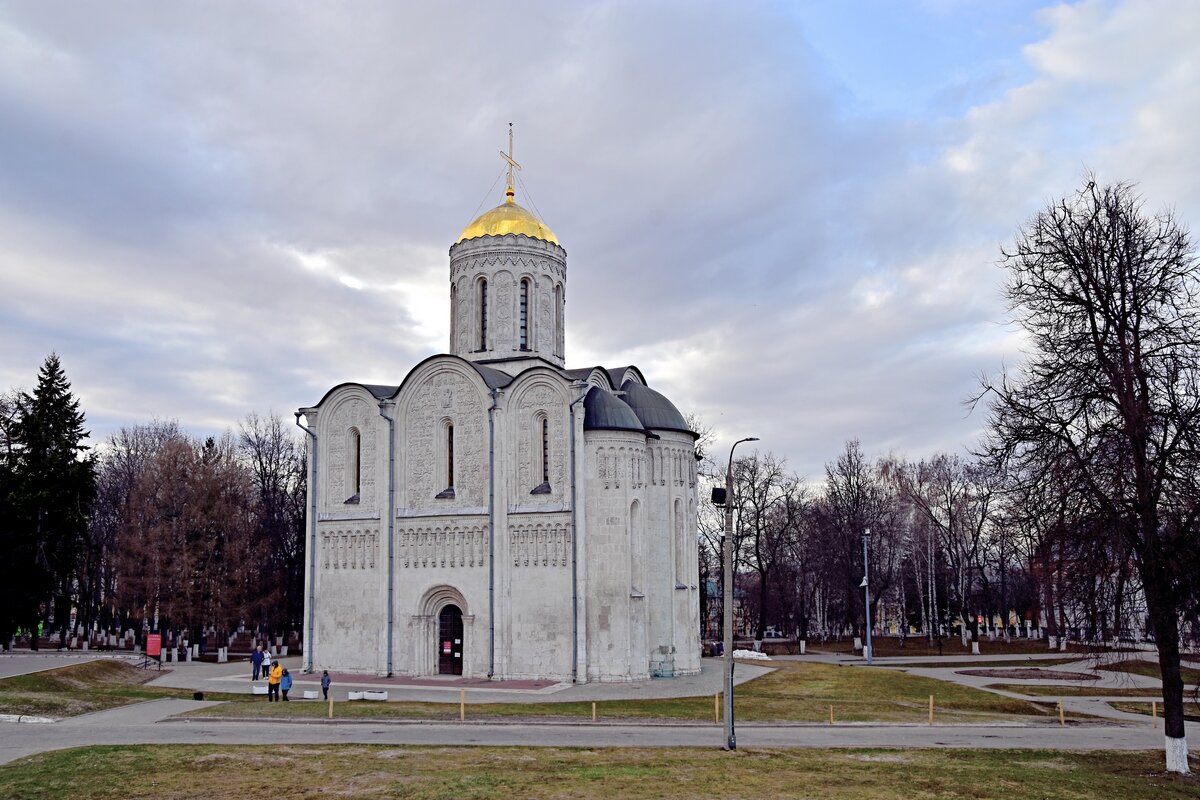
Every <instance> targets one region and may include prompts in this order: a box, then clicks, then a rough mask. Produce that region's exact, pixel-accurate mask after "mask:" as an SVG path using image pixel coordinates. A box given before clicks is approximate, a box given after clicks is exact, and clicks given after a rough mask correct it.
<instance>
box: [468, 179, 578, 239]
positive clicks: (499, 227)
mask: <svg viewBox="0 0 1200 800" xmlns="http://www.w3.org/2000/svg"><path fill="white" fill-rule="evenodd" d="M508 233H515V234H524V235H525V236H528V237H529V238H531V239H541V240H542V241H544V242H553V243H554V244H558V237H557V236H555V235H554V232H553V231H551V230H550V229H549V228H547V227H546V225H545V223H543V222H542V221H541V220H540V219H538V218H537V217H535V216H534V215H533V214H532V213H531V212H530V211H529V210H528V209H526V208H522V207H521V206H519V205H517V204H516V203H515V202H514V201H513V196H512V194H511V191H510V192H509V193H508V198H507V199H506V200H505V201H504V202H503V203H502V204H501V205H498V206H496V207H495V208H493V209H492V210H491V211H488V212H486V213H484V214H482V215H480V216H479V217H476V218H475V221H474V222H472V223H471V224H470V225H468V226H467V227H466V228H465V229H464V230H463V232H462V234H461V235H460V236H459V237H458V242H465V241H466V240H467V239H478V238H479V237H480V236H504V235H505V234H508ZM458 242H455V244H458Z"/></svg>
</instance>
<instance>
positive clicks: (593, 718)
mask: <svg viewBox="0 0 1200 800" xmlns="http://www.w3.org/2000/svg"><path fill="white" fill-rule="evenodd" d="M595 721H596V701H595V700H593V701H592V722H595Z"/></svg>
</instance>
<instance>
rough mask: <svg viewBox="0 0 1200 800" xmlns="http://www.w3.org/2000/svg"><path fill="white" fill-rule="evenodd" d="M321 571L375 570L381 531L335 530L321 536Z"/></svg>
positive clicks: (377, 561)
mask: <svg viewBox="0 0 1200 800" xmlns="http://www.w3.org/2000/svg"><path fill="white" fill-rule="evenodd" d="M319 538H320V563H321V569H375V566H376V564H378V563H379V531H377V530H366V531H363V530H335V531H325V532H322V533H321V535H320V537H319Z"/></svg>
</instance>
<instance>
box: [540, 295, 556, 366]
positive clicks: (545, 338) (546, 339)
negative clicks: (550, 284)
mask: <svg viewBox="0 0 1200 800" xmlns="http://www.w3.org/2000/svg"><path fill="white" fill-rule="evenodd" d="M537 305H538V310H537V312H538V313H537V318H538V324H537V346H538V350H541V351H542V352H543V353H549V352H550V351H551V350H552V349H553V347H554V320H553V316H554V312H553V305H554V295H553V293H552V290H550V289H546V288H543V287H541V286H539V287H538V291H537Z"/></svg>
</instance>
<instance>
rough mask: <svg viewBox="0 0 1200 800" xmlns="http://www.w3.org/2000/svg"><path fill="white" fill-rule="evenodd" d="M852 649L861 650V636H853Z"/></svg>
mask: <svg viewBox="0 0 1200 800" xmlns="http://www.w3.org/2000/svg"><path fill="white" fill-rule="evenodd" d="M854 649H855V650H862V638H861V637H859V636H855V637H854Z"/></svg>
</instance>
